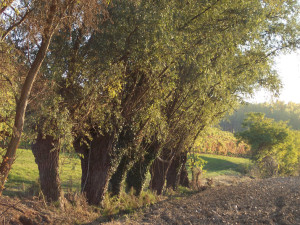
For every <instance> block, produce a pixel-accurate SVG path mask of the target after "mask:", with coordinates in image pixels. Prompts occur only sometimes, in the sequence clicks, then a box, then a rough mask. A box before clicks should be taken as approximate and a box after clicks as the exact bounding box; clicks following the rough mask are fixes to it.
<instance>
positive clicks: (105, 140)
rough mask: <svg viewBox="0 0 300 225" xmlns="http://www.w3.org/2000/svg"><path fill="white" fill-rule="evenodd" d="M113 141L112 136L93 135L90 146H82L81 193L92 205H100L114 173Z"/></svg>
mask: <svg viewBox="0 0 300 225" xmlns="http://www.w3.org/2000/svg"><path fill="white" fill-rule="evenodd" d="M113 140H114V137H113V136H112V135H108V134H105V135H99V134H93V135H92V140H91V141H90V144H89V146H85V147H84V145H83V146H81V150H83V155H82V156H83V157H81V166H82V178H81V181H82V182H81V191H82V192H83V193H84V194H85V195H86V198H87V201H88V203H89V204H90V205H100V203H101V202H102V200H103V199H104V194H105V192H106V190H107V187H108V182H109V180H110V178H111V176H112V173H113V171H114V167H113V166H114V165H113V163H114V162H115V158H114V157H113V155H112V154H113V152H112V151H113ZM78 149H80V148H79V147H78V146H77V151H78ZM81 154H82V152H81ZM116 161H117V160H116ZM116 164H118V163H116Z"/></svg>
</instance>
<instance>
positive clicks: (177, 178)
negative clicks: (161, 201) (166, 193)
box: [167, 152, 189, 190]
mask: <svg viewBox="0 0 300 225" xmlns="http://www.w3.org/2000/svg"><path fill="white" fill-rule="evenodd" d="M186 159H187V153H186V152H182V153H180V154H179V155H178V156H176V157H175V158H174V159H173V161H172V163H171V165H170V168H169V170H168V173H167V188H172V189H173V190H176V189H177V187H178V185H179V184H180V185H182V184H183V186H185V187H187V186H188V182H189V181H188V177H187V175H188V174H187V171H186V168H185V164H186Z"/></svg>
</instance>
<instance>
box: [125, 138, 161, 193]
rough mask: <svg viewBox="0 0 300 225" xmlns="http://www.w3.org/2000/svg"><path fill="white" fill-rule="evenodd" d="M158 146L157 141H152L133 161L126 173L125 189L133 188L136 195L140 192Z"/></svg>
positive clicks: (158, 150)
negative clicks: (141, 154)
mask: <svg viewBox="0 0 300 225" xmlns="http://www.w3.org/2000/svg"><path fill="white" fill-rule="evenodd" d="M144 147H145V146H144ZM160 148H161V145H160V143H159V142H158V141H154V142H153V143H151V144H150V145H149V146H147V147H146V152H145V155H144V156H143V157H142V158H141V159H140V160H138V161H137V162H135V163H134V164H133V166H132V167H131V169H130V170H129V171H128V173H127V177H126V184H127V191H129V190H130V189H131V188H133V189H134V190H135V194H136V195H137V196H139V195H140V194H141V191H142V190H143V186H144V184H145V181H146V176H147V173H148V171H149V168H150V166H151V164H152V163H153V161H154V160H155V158H156V157H157V155H158V154H159V152H160Z"/></svg>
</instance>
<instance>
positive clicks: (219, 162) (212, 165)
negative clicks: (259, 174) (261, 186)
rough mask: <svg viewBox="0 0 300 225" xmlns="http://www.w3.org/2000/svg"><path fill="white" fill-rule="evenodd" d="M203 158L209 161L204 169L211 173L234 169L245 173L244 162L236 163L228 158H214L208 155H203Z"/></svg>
mask: <svg viewBox="0 0 300 225" xmlns="http://www.w3.org/2000/svg"><path fill="white" fill-rule="evenodd" d="M201 158H202V159H204V160H205V161H207V164H206V165H205V166H204V168H203V169H204V170H206V171H207V172H209V173H220V174H222V173H221V172H222V171H234V172H237V173H244V163H242V162H241V163H234V162H231V161H229V160H226V159H219V158H212V157H208V156H201Z"/></svg>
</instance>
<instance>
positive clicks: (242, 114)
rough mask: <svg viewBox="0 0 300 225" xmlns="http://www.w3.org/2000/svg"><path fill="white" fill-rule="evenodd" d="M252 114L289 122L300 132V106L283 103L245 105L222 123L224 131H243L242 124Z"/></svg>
mask: <svg viewBox="0 0 300 225" xmlns="http://www.w3.org/2000/svg"><path fill="white" fill-rule="evenodd" d="M251 112H259V113H263V114H265V116H266V117H268V118H272V119H274V120H275V121H277V122H278V121H287V122H288V125H289V126H290V127H291V128H292V129H293V130H300V104H297V103H293V102H289V103H284V102H281V101H277V102H274V103H259V104H247V105H243V106H241V107H239V108H238V109H237V110H236V111H235V112H234V113H233V114H232V115H230V116H227V117H225V119H223V120H222V121H221V122H220V126H221V128H222V130H224V131H230V132H240V131H243V130H244V128H243V126H242V123H243V121H244V120H245V119H246V118H247V114H249V113H251Z"/></svg>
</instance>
